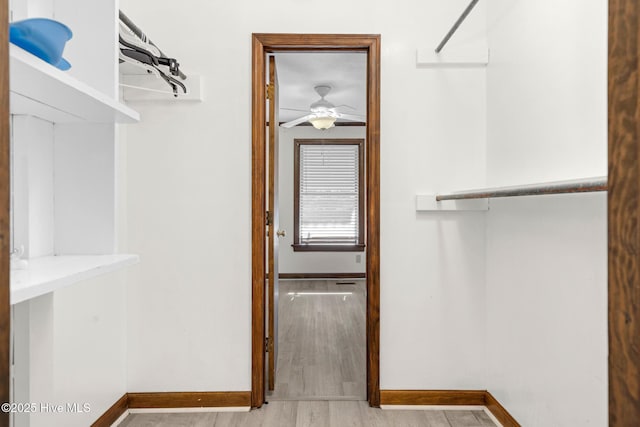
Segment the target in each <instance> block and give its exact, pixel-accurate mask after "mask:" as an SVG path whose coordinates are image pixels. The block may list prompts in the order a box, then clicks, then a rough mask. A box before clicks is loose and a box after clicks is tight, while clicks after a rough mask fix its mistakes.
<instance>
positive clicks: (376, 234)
mask: <svg viewBox="0 0 640 427" xmlns="http://www.w3.org/2000/svg"><path fill="white" fill-rule="evenodd" d="M319 50H322V51H362V52H366V54H367V117H366V123H367V132H366V176H365V180H366V183H367V189H366V206H367V209H366V216H365V230H366V232H365V245H366V278H367V280H366V287H367V292H366V373H367V399H368V401H369V404H370V405H371V406H379V404H380V385H379V353H380V349H379V337H380V328H379V316H380V313H379V307H380V273H379V272H380V242H379V240H380V36H379V35H356V34H353V35H335V34H321V35H318V34H254V35H253V55H252V56H253V61H252V89H253V90H252V193H253V198H252V387H251V389H252V401H251V404H252V406H253V407H260V406H262V404H263V403H264V401H265V400H264V399H265V387H264V384H265V350H266V342H265V317H264V316H265V278H266V268H265V248H266V240H265V237H266V236H265V230H264V227H265V224H266V223H267V215H266V211H265V209H264V206H265V200H266V194H265V193H266V191H265V185H264V183H265V178H266V167H265V153H266V129H265V123H266V114H265V104H266V72H265V71H266V66H265V59H266V55H267V54H268V53H273V52H283V51H301V52H305V51H319Z"/></svg>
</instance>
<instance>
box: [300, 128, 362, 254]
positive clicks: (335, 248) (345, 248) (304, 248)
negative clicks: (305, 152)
mask: <svg viewBox="0 0 640 427" xmlns="http://www.w3.org/2000/svg"><path fill="white" fill-rule="evenodd" d="M301 145H357V146H358V243H357V244H355V245H344V244H338V243H336V244H327V245H319V244H308V243H306V244H301V243H300V146H301ZM364 148H365V147H364V139H362V138H337V139H318V138H295V139H294V140H293V244H292V245H291V247H292V248H293V250H294V252H363V251H364V249H365V243H364V231H365V230H364V208H365V206H364V204H365V185H364V179H365V178H364V177H365V174H364V168H365V164H364Z"/></svg>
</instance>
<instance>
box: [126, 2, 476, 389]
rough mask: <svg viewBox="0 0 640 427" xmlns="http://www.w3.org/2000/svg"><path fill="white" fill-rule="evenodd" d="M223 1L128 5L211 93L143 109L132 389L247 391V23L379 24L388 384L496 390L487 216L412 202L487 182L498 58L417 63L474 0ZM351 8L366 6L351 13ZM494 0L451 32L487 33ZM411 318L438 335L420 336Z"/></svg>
mask: <svg viewBox="0 0 640 427" xmlns="http://www.w3.org/2000/svg"><path fill="white" fill-rule="evenodd" d="M323 5H324V6H326V7H327V8H328V9H329V10H339V11H340V13H335V14H332V16H331V19H321V20H311V19H309V6H310V3H308V2H294V1H290V0H276V1H273V2H268V3H260V2H223V3H220V2H209V1H205V0H196V1H193V2H190V3H189V7H180V8H176V7H175V4H173V3H170V2H156V3H154V12H153V13H152V14H151V13H149V10H148V6H147V5H145V4H143V3H140V2H135V1H131V0H125V1H122V4H121V7H122V9H123V11H124V12H125V13H126V14H127V15H128V16H129V17H130V18H131V19H132V20H133V21H134V22H136V23H137V24H138V25H139V26H140V27H141V28H142V29H143V30H144V31H145V32H146V33H147V34H149V35H150V37H151V39H152V40H153V41H154V42H155V43H156V44H158V46H160V47H161V48H162V49H163V50H164V51H165V52H166V53H167V54H169V55H173V56H176V57H178V59H179V61H180V63H181V64H182V66H183V69H184V71H185V72H186V73H187V74H189V73H194V74H200V75H202V76H203V82H204V99H205V101H204V102H202V103H201V104H168V103H148V104H142V103H138V104H133V106H134V107H135V108H137V109H138V110H139V111H140V112H141V113H142V116H143V119H142V123H140V124H139V125H136V126H130V127H129V128H128V129H127V132H128V135H127V138H128V144H127V163H128V167H127V171H126V173H127V182H128V198H127V205H128V207H127V212H128V216H127V222H128V224H127V226H128V230H129V233H128V248H127V249H128V251H130V252H134V253H139V254H140V255H141V258H142V262H141V264H140V265H139V266H138V267H137V268H136V269H135V271H134V273H133V274H131V275H130V282H131V283H130V286H129V288H128V316H129V317H128V322H129V323H128V325H129V328H128V350H129V357H128V360H129V362H128V390H129V391H132V392H135V391H166V390H173V391H181V390H249V389H250V387H251V381H250V367H251V361H250V349H251V346H250V336H251V323H250V320H251V313H250V307H251V236H250V229H251V217H250V213H251V182H250V179H251V133H250V132H251V118H250V111H251V83H250V75H251V74H250V73H251V33H252V32H280V33H286V32H292V33H296V32H301V33H302V32H303V33H313V32H319V33H367V34H369V33H380V34H381V35H382V55H381V61H382V70H381V76H382V88H381V91H382V110H381V118H382V119H381V120H382V121H381V141H382V142H381V175H382V178H381V179H382V183H381V202H382V206H381V310H382V311H381V322H380V325H381V386H382V388H383V389H392V388H420V389H425V388H426V389H436V388H445V389H460V388H482V387H484V385H485V368H484V367H485V365H486V359H485V357H484V356H485V355H484V351H483V348H484V344H483V343H484V331H485V328H484V321H485V320H484V319H485V315H484V279H485V273H484V256H483V250H484V218H483V217H482V215H480V216H478V215H475V216H474V215H466V214H456V213H453V214H448V213H433V214H416V212H415V195H416V194H417V193H423V192H425V191H428V190H435V189H439V188H443V187H445V186H446V187H450V188H457V187H467V186H472V185H473V186H477V185H482V184H484V176H485V156H484V152H485V137H486V131H485V119H486V117H485V109H486V100H485V89H486V88H485V71H484V69H423V68H417V67H416V65H415V64H416V49H417V48H423V47H432V46H433V47H434V46H435V45H437V43H438V41H439V39H440V38H441V37H442V36H443V34H444V33H446V31H447V30H448V28H449V27H450V26H451V25H452V23H453V22H454V21H455V19H456V18H457V17H458V15H459V13H460V12H461V10H462V9H463V8H464V7H465V6H466V2H465V1H455V2H442V1H439V0H429V1H423V0H411V1H407V2H403V3H401V4H397V3H389V2H387V1H374V2H370V1H364V0H357V1H353V2H346V3H345V2H339V1H335V0H330V1H328V2H325V3H323ZM354 17H355V18H354ZM484 25H485V11H484V6H483V4H482V3H481V4H480V5H479V6H478V7H477V10H476V11H475V12H474V14H473V15H472V16H470V17H469V20H468V21H467V22H465V25H464V26H463V27H462V28H461V29H460V33H459V34H457V35H456V37H455V39H454V40H452V43H453V44H454V45H455V44H464V43H469V42H474V41H477V40H479V39H480V40H482V39H483V38H484V33H485V30H484ZM415 325H421V326H423V327H424V329H425V331H424V333H423V334H421V335H420V336H416V334H415V327H414V326H415Z"/></svg>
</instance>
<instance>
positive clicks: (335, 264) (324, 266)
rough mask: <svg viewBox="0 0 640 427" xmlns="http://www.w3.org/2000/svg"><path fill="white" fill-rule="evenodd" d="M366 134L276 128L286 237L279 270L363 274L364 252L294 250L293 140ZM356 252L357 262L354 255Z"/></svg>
mask: <svg viewBox="0 0 640 427" xmlns="http://www.w3.org/2000/svg"><path fill="white" fill-rule="evenodd" d="M365 137H366V128H365V127H364V126H340V127H333V128H331V129H328V130H325V131H320V130H318V129H315V128H313V127H311V126H296V127H294V128H291V129H284V128H280V141H279V143H280V145H279V149H280V152H279V155H280V157H279V164H278V167H279V175H278V177H279V179H280V181H279V182H278V185H279V191H280V193H279V197H280V200H279V201H280V229H281V230H285V231H286V233H287V234H286V236H285V237H284V238H280V250H279V252H278V255H279V259H278V262H279V271H280V273H364V272H365V270H366V258H365V257H366V252H294V250H293V248H292V247H291V245H292V244H293V190H294V183H293V169H294V167H293V165H294V161H293V151H294V145H293V140H294V139H296V138H307V139H308V138H327V139H331V138H334V139H335V138H360V139H364V138H365ZM357 255H360V262H359V263H358V262H357V259H356V256H357Z"/></svg>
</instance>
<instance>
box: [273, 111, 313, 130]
mask: <svg viewBox="0 0 640 427" xmlns="http://www.w3.org/2000/svg"><path fill="white" fill-rule="evenodd" d="M311 117H313V114H307V115H306V116H302V117H298V118H297V119H295V120H291V121H290V122H286V123H283V124H281V125H280V127H283V128H285V129H289V128H292V127H294V126H296V125H299V124H300V123H302V122H306V121H307V120H309V119H310V118H311Z"/></svg>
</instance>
